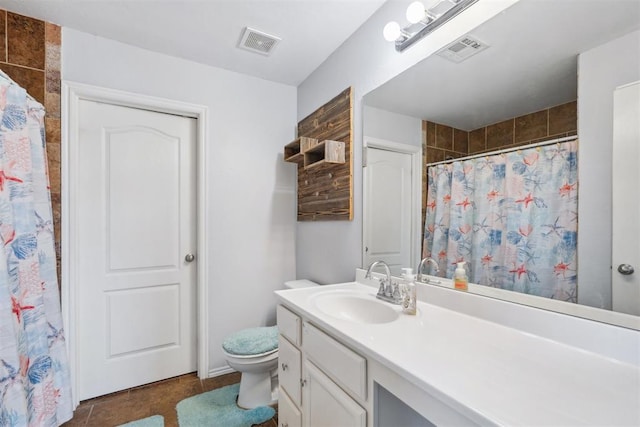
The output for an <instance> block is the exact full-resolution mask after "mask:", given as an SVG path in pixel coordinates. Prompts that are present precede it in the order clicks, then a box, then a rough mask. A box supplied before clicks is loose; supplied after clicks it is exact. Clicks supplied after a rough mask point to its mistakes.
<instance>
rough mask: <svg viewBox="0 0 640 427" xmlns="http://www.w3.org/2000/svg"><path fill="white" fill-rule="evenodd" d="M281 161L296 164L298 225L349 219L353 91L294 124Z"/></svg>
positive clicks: (350, 209) (351, 194)
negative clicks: (295, 134)
mask: <svg viewBox="0 0 640 427" xmlns="http://www.w3.org/2000/svg"><path fill="white" fill-rule="evenodd" d="M298 135H305V136H301V137H299V138H298V139H296V140H295V141H292V142H290V143H289V144H287V145H286V146H285V148H284V159H285V160H286V161H288V162H293V163H297V164H298V221H350V220H352V219H353V161H352V158H353V146H352V142H353V141H352V140H353V91H352V89H351V88H347V89H345V90H343V91H342V92H341V93H340V94H338V95H336V96H335V97H334V98H333V99H331V100H329V101H328V102H327V103H326V104H324V105H323V106H321V107H320V108H318V109H317V110H316V111H314V112H313V113H311V114H310V115H308V116H307V117H305V118H304V119H302V120H301V121H300V122H298Z"/></svg>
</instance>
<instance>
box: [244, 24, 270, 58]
mask: <svg viewBox="0 0 640 427" xmlns="http://www.w3.org/2000/svg"><path fill="white" fill-rule="evenodd" d="M279 41H280V38H279V37H275V36H272V35H270V34H267V33H263V32H262V31H258V30H254V29H253V28H250V27H245V29H244V31H243V33H242V37H241V38H240V42H239V43H238V47H239V48H240V49H244V50H248V51H249V52H254V53H259V54H260V55H265V56H267V55H269V54H271V51H273V48H274V47H275V46H276V45H277V44H278V42H279Z"/></svg>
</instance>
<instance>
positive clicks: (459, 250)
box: [423, 140, 578, 302]
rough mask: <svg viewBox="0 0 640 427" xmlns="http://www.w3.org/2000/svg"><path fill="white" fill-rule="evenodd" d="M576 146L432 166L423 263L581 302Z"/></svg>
mask: <svg viewBox="0 0 640 427" xmlns="http://www.w3.org/2000/svg"><path fill="white" fill-rule="evenodd" d="M577 155H578V141H577V140H573V141H567V142H562V143H553V144H550V145H545V146H538V147H534V148H527V149H522V150H517V151H511V152H508V153H501V154H494V155H488V156H482V157H476V158H472V159H467V160H460V161H454V162H453V163H447V164H437V165H433V166H429V168H428V171H427V179H428V191H427V215H426V221H425V233H424V246H423V247H424V250H423V252H424V253H423V256H424V257H432V258H434V259H435V260H436V261H437V263H438V265H439V267H440V272H441V273H440V275H443V276H445V277H448V278H451V277H453V272H454V270H455V267H456V263H457V262H459V261H466V262H467V271H468V273H469V281H470V282H472V283H477V284H481V285H486V286H491V287H496V288H501V289H507V290H512V291H517V292H522V293H526V294H531V295H537V296H542V297H547V298H554V299H559V300H562V301H569V302H577V265H576V263H577V256H576V249H577V227H578V213H577V212H578V188H577V186H578V183H577V180H578V162H577Z"/></svg>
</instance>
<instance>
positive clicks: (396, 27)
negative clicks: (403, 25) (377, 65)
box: [382, 21, 401, 42]
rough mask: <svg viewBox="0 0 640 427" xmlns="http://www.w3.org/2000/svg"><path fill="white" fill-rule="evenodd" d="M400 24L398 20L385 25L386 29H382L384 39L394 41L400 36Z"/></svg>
mask: <svg viewBox="0 0 640 427" xmlns="http://www.w3.org/2000/svg"><path fill="white" fill-rule="evenodd" d="M400 34H401V32H400V24H398V23H397V22H396V21H391V22H389V23H388V24H387V25H385V26H384V30H382V35H383V36H384V39H385V40H386V41H388V42H393V41H396V40H397V39H398V37H400Z"/></svg>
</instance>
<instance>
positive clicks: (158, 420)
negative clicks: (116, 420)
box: [118, 415, 164, 427]
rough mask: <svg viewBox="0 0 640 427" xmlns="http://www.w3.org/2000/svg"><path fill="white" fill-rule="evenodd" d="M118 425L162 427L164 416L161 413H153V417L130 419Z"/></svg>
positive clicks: (122, 426)
mask: <svg viewBox="0 0 640 427" xmlns="http://www.w3.org/2000/svg"><path fill="white" fill-rule="evenodd" d="M118 427H164V417H163V416H162V415H154V416H153V417H148V418H143V419H141V420H137V421H131V422H130V423H126V424H122V425H120V426H118Z"/></svg>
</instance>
